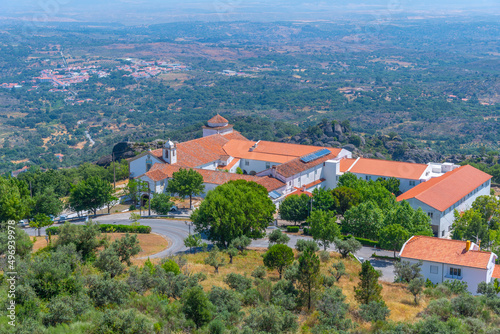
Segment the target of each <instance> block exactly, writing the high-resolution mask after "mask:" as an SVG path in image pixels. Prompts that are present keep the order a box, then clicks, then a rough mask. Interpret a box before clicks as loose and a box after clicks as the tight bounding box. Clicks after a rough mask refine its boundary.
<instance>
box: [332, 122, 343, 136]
mask: <svg viewBox="0 0 500 334" xmlns="http://www.w3.org/2000/svg"><path fill="white" fill-rule="evenodd" d="M333 134H334V135H335V136H337V137H338V136H340V135H342V126H341V125H340V124H339V123H335V127H334V129H333Z"/></svg>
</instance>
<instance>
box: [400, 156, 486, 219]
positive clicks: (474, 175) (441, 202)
mask: <svg viewBox="0 0 500 334" xmlns="http://www.w3.org/2000/svg"><path fill="white" fill-rule="evenodd" d="M489 179H491V175H489V174H486V173H484V172H482V171H480V170H479V169H476V168H474V167H472V166H469V165H465V166H462V167H459V168H456V169H454V170H452V171H451V172H448V173H445V174H443V175H441V176H439V177H436V178H433V179H430V180H429V181H426V182H423V183H420V184H418V185H417V186H415V187H413V188H412V189H410V190H408V191H407V192H405V193H404V194H401V195H400V196H398V198H397V200H398V201H402V200H408V199H410V198H415V199H418V200H419V201H421V202H423V203H425V204H427V205H429V206H431V207H433V208H435V209H437V210H439V211H445V210H446V209H448V208H449V207H450V206H452V205H453V204H455V203H457V202H458V201H460V200H461V199H462V198H463V197H465V196H466V195H467V194H469V193H470V192H471V191H473V190H474V189H476V188H477V187H479V186H480V185H481V184H483V183H484V182H486V181H488V180H489Z"/></svg>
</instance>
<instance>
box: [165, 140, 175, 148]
mask: <svg viewBox="0 0 500 334" xmlns="http://www.w3.org/2000/svg"><path fill="white" fill-rule="evenodd" d="M165 148H170V149H172V148H175V144H174V143H173V142H172V141H171V140H169V141H167V142H166V143H165Z"/></svg>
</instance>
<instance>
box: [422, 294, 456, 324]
mask: <svg viewBox="0 0 500 334" xmlns="http://www.w3.org/2000/svg"><path fill="white" fill-rule="evenodd" d="M452 312H453V309H452V307H451V302H450V300H449V299H448V298H439V299H435V300H432V301H431V302H429V305H427V307H426V308H425V310H424V313H425V314H427V315H432V316H438V317H439V318H440V319H441V320H442V321H447V320H448V318H449V317H451V315H452Z"/></svg>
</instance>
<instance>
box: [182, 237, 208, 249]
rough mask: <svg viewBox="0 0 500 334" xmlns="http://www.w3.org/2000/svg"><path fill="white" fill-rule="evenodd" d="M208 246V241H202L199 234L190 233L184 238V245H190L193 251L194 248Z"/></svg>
mask: <svg viewBox="0 0 500 334" xmlns="http://www.w3.org/2000/svg"><path fill="white" fill-rule="evenodd" d="M204 245H205V246H206V243H204V242H203V241H201V237H200V235H199V234H190V235H189V236H187V237H186V238H185V239H184V246H186V247H189V250H190V251H191V252H192V249H193V248H198V247H203V246H204Z"/></svg>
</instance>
